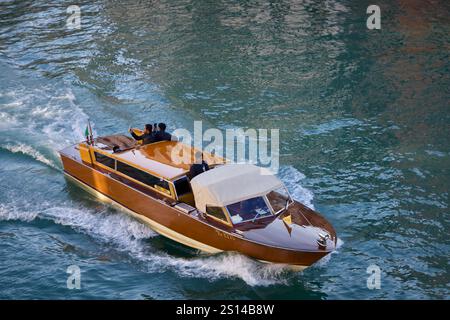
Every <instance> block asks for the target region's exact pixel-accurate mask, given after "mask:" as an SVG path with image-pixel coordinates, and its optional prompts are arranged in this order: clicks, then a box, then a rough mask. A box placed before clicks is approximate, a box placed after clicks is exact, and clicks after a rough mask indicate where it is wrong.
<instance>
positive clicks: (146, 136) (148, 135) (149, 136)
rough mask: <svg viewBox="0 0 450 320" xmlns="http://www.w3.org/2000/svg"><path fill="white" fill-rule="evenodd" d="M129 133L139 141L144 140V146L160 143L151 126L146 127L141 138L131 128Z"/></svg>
mask: <svg viewBox="0 0 450 320" xmlns="http://www.w3.org/2000/svg"><path fill="white" fill-rule="evenodd" d="M129 131H130V133H131V135H132V136H133V138H134V139H135V140H138V141H140V140H142V144H143V145H144V144H149V143H153V142H156V141H160V140H158V139H157V138H156V134H155V133H154V132H153V128H152V125H151V124H146V125H145V129H144V133H143V134H142V135H140V136H139V135H137V134H135V133H134V132H133V130H132V129H131V128H130V130H129Z"/></svg>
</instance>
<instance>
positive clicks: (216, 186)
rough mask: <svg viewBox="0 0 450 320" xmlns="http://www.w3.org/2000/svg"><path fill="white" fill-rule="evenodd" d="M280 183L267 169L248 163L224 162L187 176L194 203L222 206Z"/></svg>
mask: <svg viewBox="0 0 450 320" xmlns="http://www.w3.org/2000/svg"><path fill="white" fill-rule="evenodd" d="M281 186H283V183H282V182H281V181H280V179H278V178H277V177H276V176H275V175H273V174H272V173H271V172H270V171H269V170H268V169H265V168H261V167H257V166H254V165H251V164H225V165H223V166H219V167H216V168H214V169H211V170H208V171H206V172H203V173H201V174H199V175H198V176H196V177H194V178H193V179H192V180H191V187H192V191H193V193H194V197H195V205H196V207H197V209H199V210H200V211H203V212H206V206H207V205H209V206H217V207H224V206H227V205H229V204H233V203H236V202H239V201H243V200H246V199H250V198H255V197H258V196H263V195H265V194H267V193H268V192H270V191H271V190H274V189H277V188H279V187H281Z"/></svg>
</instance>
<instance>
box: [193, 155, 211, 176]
mask: <svg viewBox="0 0 450 320" xmlns="http://www.w3.org/2000/svg"><path fill="white" fill-rule="evenodd" d="M208 170H209V166H208V164H207V163H206V162H205V160H203V152H200V151H197V152H196V153H195V162H194V163H193V164H192V165H191V168H190V170H189V174H190V178H191V179H193V178H194V177H195V176H198V175H199V174H200V173H203V172H205V171H208Z"/></svg>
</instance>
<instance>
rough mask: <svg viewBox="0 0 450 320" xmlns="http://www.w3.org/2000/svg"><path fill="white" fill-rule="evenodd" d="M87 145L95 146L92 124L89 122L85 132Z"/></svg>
mask: <svg viewBox="0 0 450 320" xmlns="http://www.w3.org/2000/svg"><path fill="white" fill-rule="evenodd" d="M84 135H85V137H86V142H87V144H94V136H93V134H92V128H91V122H90V121H89V120H88V124H87V126H86V130H85V131H84Z"/></svg>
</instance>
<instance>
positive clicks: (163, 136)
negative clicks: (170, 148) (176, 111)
mask: <svg viewBox="0 0 450 320" xmlns="http://www.w3.org/2000/svg"><path fill="white" fill-rule="evenodd" d="M155 138H156V141H171V140H172V135H171V134H170V133H167V132H166V124H165V123H162V122H161V123H159V124H158V131H156V132H155Z"/></svg>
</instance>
